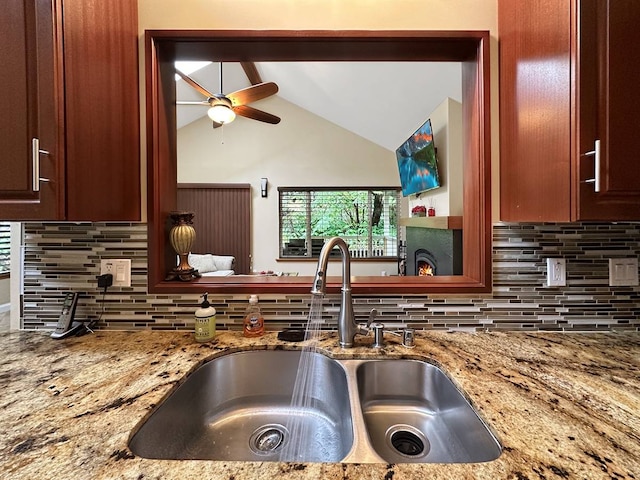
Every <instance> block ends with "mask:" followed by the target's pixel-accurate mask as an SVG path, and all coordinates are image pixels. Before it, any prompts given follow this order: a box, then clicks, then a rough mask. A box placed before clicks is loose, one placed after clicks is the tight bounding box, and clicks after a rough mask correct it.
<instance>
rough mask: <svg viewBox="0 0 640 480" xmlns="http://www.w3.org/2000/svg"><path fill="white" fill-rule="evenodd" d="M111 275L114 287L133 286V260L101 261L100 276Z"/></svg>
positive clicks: (115, 259)
mask: <svg viewBox="0 0 640 480" xmlns="http://www.w3.org/2000/svg"><path fill="white" fill-rule="evenodd" d="M105 273H110V274H111V275H113V286H114V287H130V286H131V259H129V258H114V259H111V260H100V275H104V274H105Z"/></svg>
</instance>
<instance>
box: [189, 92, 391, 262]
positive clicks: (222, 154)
mask: <svg viewBox="0 0 640 480" xmlns="http://www.w3.org/2000/svg"><path fill="white" fill-rule="evenodd" d="M254 105H255V106H256V107H257V108H259V109H261V110H265V111H267V112H269V113H272V114H274V115H277V116H279V117H281V118H282V121H281V122H280V123H279V124H278V125H268V124H265V123H262V122H257V121H255V120H248V119H245V118H242V117H238V118H237V119H236V120H235V121H234V123H233V124H232V125H229V126H227V127H223V128H218V129H215V130H213V129H212V127H211V121H210V120H209V119H208V117H204V118H202V119H200V120H198V121H195V122H193V123H191V124H189V125H187V126H185V127H183V128H181V129H179V130H178V159H179V161H178V181H179V182H183V183H250V184H251V186H252V207H251V208H252V231H253V235H252V245H251V250H252V254H253V270H258V271H260V270H273V271H286V272H298V273H299V274H300V275H313V274H314V272H315V267H316V262H315V261H314V262H291V261H286V262H277V261H276V259H277V257H278V251H279V246H278V238H279V233H278V224H279V222H278V192H277V187H290V186H385V187H386V186H388V187H399V186H400V180H399V176H398V165H397V160H396V156H395V152H391V151H389V150H387V149H385V148H383V147H380V146H379V145H376V144H374V143H372V142H369V141H368V140H366V139H364V138H362V137H360V136H358V135H355V134H353V133H351V132H349V131H347V130H345V129H343V128H341V127H338V126H337V125H335V124H333V123H330V122H328V121H326V120H324V119H322V118H320V117H318V116H316V115H313V114H311V113H310V112H308V111H306V110H303V109H301V108H299V107H297V106H296V105H293V104H291V103H289V102H287V101H286V100H283V99H281V98H278V97H270V98H268V99H265V100H262V101H261V102H256V103H255V104H254ZM327 139H331V141H327ZM262 177H266V178H268V179H269V190H268V197H267V198H261V196H260V178H262ZM214 253H215V252H214ZM335 268H336V269H337V268H338V266H337V265H336V266H335ZM331 269H332V270H333V267H331ZM352 270H353V272H354V274H356V275H380V274H381V272H382V271H387V272H388V273H389V274H395V273H396V271H397V267H396V261H395V260H394V261H391V262H354V263H353V265H352ZM336 274H337V272H336Z"/></svg>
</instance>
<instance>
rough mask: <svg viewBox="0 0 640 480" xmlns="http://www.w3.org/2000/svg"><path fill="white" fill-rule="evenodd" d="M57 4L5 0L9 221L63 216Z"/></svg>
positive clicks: (0, 140) (4, 151)
mask: <svg viewBox="0 0 640 480" xmlns="http://www.w3.org/2000/svg"><path fill="white" fill-rule="evenodd" d="M53 3H54V2H51V1H50V0H49V1H46V0H4V1H3V2H2V9H3V11H2V15H0V39H1V43H2V48H0V65H2V68H0V85H2V89H0V102H1V103H0V105H1V111H2V115H0V165H2V168H1V170H2V172H1V174H0V218H2V219H5V220H27V219H41V220H49V219H59V218H62V215H63V211H62V205H63V198H62V193H63V189H62V185H61V182H60V181H59V179H60V178H62V177H61V173H62V168H63V159H62V158H61V157H60V155H59V152H60V148H59V138H58V131H59V130H58V128H59V122H60V110H59V108H58V104H57V98H58V97H57V95H56V91H57V89H58V88H59V87H60V82H59V78H58V74H59V70H58V69H57V58H58V57H57V53H58V50H57V38H58V37H57V29H56V28H55V11H54V9H53V8H54V7H53ZM34 138H36V139H38V141H39V150H43V151H46V152H48V153H40V152H38V151H36V152H34V151H33V149H34V142H33V139H34ZM35 148H37V146H36V147H35ZM41 179H42V180H41Z"/></svg>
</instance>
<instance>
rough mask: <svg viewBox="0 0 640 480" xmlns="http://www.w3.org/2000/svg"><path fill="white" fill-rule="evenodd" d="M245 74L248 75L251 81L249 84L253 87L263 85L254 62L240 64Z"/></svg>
mask: <svg viewBox="0 0 640 480" xmlns="http://www.w3.org/2000/svg"><path fill="white" fill-rule="evenodd" d="M240 65H241V66H242V69H243V70H244V73H245V74H246V75H247V78H248V79H249V83H251V85H257V84H259V83H262V78H260V74H259V73H258V69H257V68H256V64H255V63H253V62H240Z"/></svg>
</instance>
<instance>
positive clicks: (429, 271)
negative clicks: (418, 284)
mask: <svg viewBox="0 0 640 480" xmlns="http://www.w3.org/2000/svg"><path fill="white" fill-rule="evenodd" d="M414 256H415V258H414V260H413V261H414V264H415V271H416V275H418V276H419V277H433V276H435V275H437V270H436V269H437V260H436V258H435V257H434V256H433V255H431V253H430V252H429V250H426V249H424V248H419V249H417V250H416V253H415V255H414Z"/></svg>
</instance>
